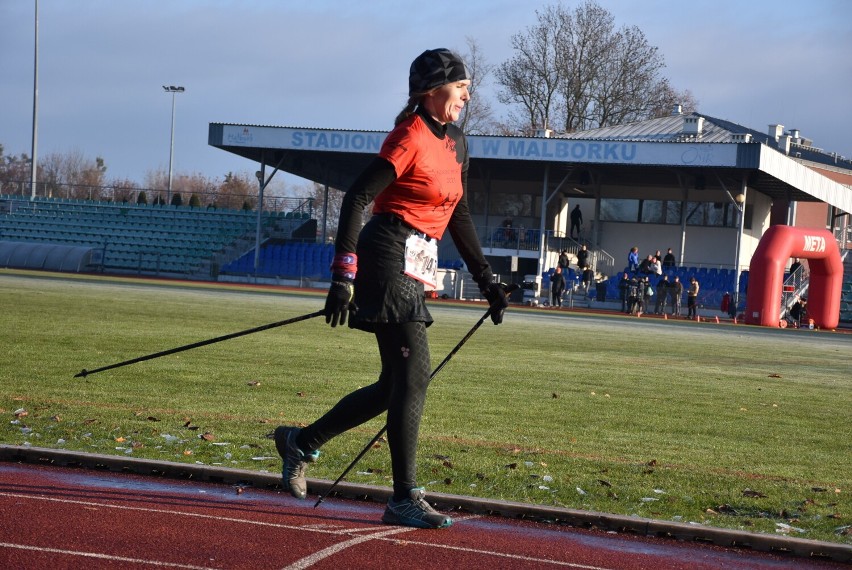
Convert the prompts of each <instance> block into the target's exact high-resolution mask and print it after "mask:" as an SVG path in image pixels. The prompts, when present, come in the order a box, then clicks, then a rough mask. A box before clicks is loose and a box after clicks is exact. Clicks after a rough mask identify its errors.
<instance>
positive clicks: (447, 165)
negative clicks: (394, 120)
mask: <svg viewBox="0 0 852 570" xmlns="http://www.w3.org/2000/svg"><path fill="white" fill-rule="evenodd" d="M379 156H380V157H382V158H384V159H385V160H387V161H388V162H390V163H391V164H392V165H393V167H394V169H395V170H396V180H395V181H394V182H393V183H392V184H391V185H390V186H388V187H387V188H385V189H384V190H383V191H382V192H381V193H380V194H379V195H378V196H376V199H375V204H374V207H373V212H374V213H377V214H380V213H393V214H396V215H397V216H399V217H400V218H402V219H403V220H404V221H405V223H407V224H408V225H410V226H411V227H413V228H415V229H417V230H419V231H421V232H423V233H425V234H426V235H428V236H430V237H434V238H437V239H440V238H441V236H442V235H443V234H444V231H445V230H446V228H447V224H448V223H449V221H450V216H452V213H453V210H454V209H455V207H456V204H457V203H458V202H459V200H460V199H461V197H462V192H463V188H462V180H461V172H462V164H461V163H460V162H459V158H458V156H459V154H458V152H457V150H456V141H455V139H453V138H452V137H450V136H447V135H444V137H443V138H438V137H437V136H435V133H434V132H433V131H432V130H431V129H430V128H429V126H428V125H427V124H426V123H425V121H424V120H423V118H422V117H420V116H418V115H416V114H415V115H412V116H411V117H409V118H407V119H406V120H404V121H403V122H401V123H400V124H399V125H397V126H396V128H395V129H394V130H393V131H391V132H390V134H388V136H387V138H386V139H385V142H384V144H383V145H382V149H381V151H380V152H379Z"/></svg>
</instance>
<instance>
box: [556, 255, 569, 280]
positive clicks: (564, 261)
mask: <svg viewBox="0 0 852 570" xmlns="http://www.w3.org/2000/svg"><path fill="white" fill-rule="evenodd" d="M569 263H570V262H569V261H568V250H567V249H563V250H562V252H561V253H560V254H559V260H558V261H557V262H556V267H561V268H562V277H563V279H564V278H567V277H568V264H569Z"/></svg>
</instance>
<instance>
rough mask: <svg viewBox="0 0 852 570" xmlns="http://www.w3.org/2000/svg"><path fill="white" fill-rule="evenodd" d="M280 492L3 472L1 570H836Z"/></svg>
mask: <svg viewBox="0 0 852 570" xmlns="http://www.w3.org/2000/svg"><path fill="white" fill-rule="evenodd" d="M313 503H314V501H312V500H308V501H298V500H296V499H293V498H292V497H290V496H289V495H285V494H283V493H279V492H276V491H272V490H263V489H256V488H242V487H236V486H231V485H224V484H215V483H205V482H194V481H183V480H175V479H163V478H157V477H146V476H140V475H132V474H123V473H114V472H100V471H93V470H86V469H80V468H70V467H54V466H41V465H32V464H16V463H0V512H2V516H0V568H4V569H5V568H15V569H21V570H26V569H30V568H32V569H35V568H38V569H42V568H51V569H59V568H87V569H97V568H110V569H114V568H150V567H156V568H228V569H240V568H247V569H252V570H255V569H259V568H293V569H296V568H312V569H313V568H316V569H332V568H333V569H335V570H336V569H338V568H346V569H351V568H412V569H416V568H430V569H436V568H489V569H490V570H493V569H498V568H512V569H524V568H569V569H570V568H573V569H585V570H597V569H601V570H604V569H605V570H616V569H618V570H620V569H624V570H628V569H629V570H640V569H646V568H647V569H653V570H662V569H669V568H671V569H688V570H703V569H720V568H725V569H734V570H737V569H761V570H762V569H773V570H777V569H785V568H796V569H799V568H825V569H829V568H841V567H847V566H844V565H842V564H840V563H834V562H823V561H814V560H807V559H802V558H791V557H785V556H778V555H774V554H769V553H761V552H753V551H749V550H734V549H726V548H720V547H716V546H707V545H701V544H695V543H681V542H676V541H673V540H660V539H653V538H644V537H634V536H629V535H628V536H625V535H616V534H611V533H606V532H600V531H591V530H582V529H574V528H569V527H564V526H556V525H546V524H542V523H536V522H531V521H522V520H514V519H506V518H500V517H490V516H477V515H470V516H457V517H455V524H454V525H453V526H452V527H451V528H449V529H445V530H437V531H426V530H415V529H410V528H404V527H394V526H387V525H383V524H382V523H381V522H380V521H379V519H380V517H381V514H382V511H383V506H382V505H380V504H378V503H374V502H361V501H347V500H343V499H338V498H330V499H327V500H326V501H325V502H324V503H323V504H322V505H321V506H320V507H319V508H317V509H314V508H313Z"/></svg>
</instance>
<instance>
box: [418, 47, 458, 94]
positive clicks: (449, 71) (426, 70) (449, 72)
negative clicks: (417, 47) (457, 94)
mask: <svg viewBox="0 0 852 570" xmlns="http://www.w3.org/2000/svg"><path fill="white" fill-rule="evenodd" d="M465 79H470V72H469V71H468V70H467V67H466V66H465V64H464V62H463V61H462V59H461V58H460V57H459V56H457V55H456V54H454V53H453V52H451V51H450V50H448V49H446V48H438V49H427V50H426V51H424V52H423V53H421V54H420V55H418V56H417V59H415V60H414V61H413V62H411V71H410V72H409V74H408V95H409V96H411V95H414V94H415V93H426V92H427V91H431V90H432V89H435V88H436V87H440V86H441V85H446V84H447V83H453V82H454V81H462V80H465Z"/></svg>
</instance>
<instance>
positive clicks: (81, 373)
mask: <svg viewBox="0 0 852 570" xmlns="http://www.w3.org/2000/svg"><path fill="white" fill-rule="evenodd" d="M88 373H89V371H88V370H86V369H85V368H83V370H81V371H80V373H79V374H75V375H74V378H80V377H83V378H85V377H86V374H88Z"/></svg>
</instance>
